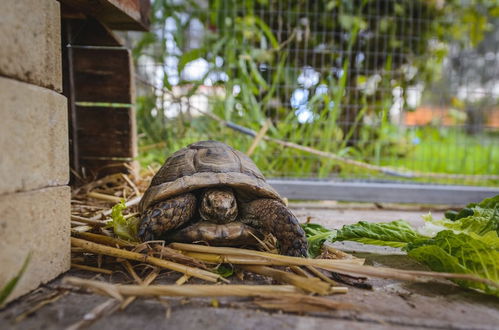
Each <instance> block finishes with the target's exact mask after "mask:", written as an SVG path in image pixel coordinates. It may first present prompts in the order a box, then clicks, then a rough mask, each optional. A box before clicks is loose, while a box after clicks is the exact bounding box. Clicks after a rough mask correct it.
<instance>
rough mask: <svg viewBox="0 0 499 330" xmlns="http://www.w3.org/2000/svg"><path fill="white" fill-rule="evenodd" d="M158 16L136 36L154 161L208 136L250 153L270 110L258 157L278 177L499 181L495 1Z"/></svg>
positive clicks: (179, 6)
mask: <svg viewBox="0 0 499 330" xmlns="http://www.w3.org/2000/svg"><path fill="white" fill-rule="evenodd" d="M153 15H154V18H153V22H154V27H153V30H152V31H151V32H150V33H148V34H146V35H143V36H141V37H140V40H135V41H136V44H137V47H136V48H135V55H136V56H135V57H136V72H137V76H138V79H137V85H138V92H139V93H138V94H139V96H138V98H137V122H138V127H139V133H140V135H139V137H140V140H139V141H140V149H141V151H142V152H141V161H142V162H143V164H149V163H151V162H152V161H157V162H158V163H160V162H162V161H163V160H164V158H165V157H167V156H168V155H169V154H170V153H171V152H173V151H175V150H176V149H178V148H180V147H183V146H185V145H186V144H188V143H190V142H194V141H196V140H199V139H216V140H221V141H224V142H226V143H228V144H230V145H232V146H233V147H234V148H237V149H240V150H242V151H246V150H248V148H249V147H250V145H251V143H252V142H253V139H254V134H252V133H251V132H258V131H259V130H260V129H261V128H262V126H264V124H265V122H266V121H267V120H270V127H269V129H268V131H267V132H266V133H265V136H266V137H267V139H263V140H262V141H261V142H260V143H259V144H258V147H257V149H256V151H255V152H254V153H253V154H252V158H253V159H254V160H255V162H256V163H257V165H258V166H259V167H260V169H262V171H263V172H264V174H266V175H267V177H273V178H302V179H303V178H305V179H315V178H327V179H334V180H350V181H351V180H355V181H366V182H372V181H378V182H379V181H382V182H384V181H388V182H419V183H444V184H458V185H480V186H497V185H498V183H499V19H498V18H497V17H498V15H499V10H498V9H497V6H496V5H495V4H494V2H488V1H478V2H477V3H473V4H467V3H465V2H462V1H456V2H452V1H429V0H419V1H418V0H411V1H409V0H406V1H394V0H372V1H368V0H363V1H340V0H316V1H291V0H281V1H272V0H258V1H257V0H254V1H253V0H246V1H230V0H216V1H201V0H198V1H182V0H177V1H167V0H156V1H154V3H153ZM129 38H135V39H136V38H137V37H136V36H131V35H129ZM227 123H228V124H227ZM231 125H232V126H231ZM231 127H232V128H231ZM234 128H236V129H234ZM245 129H246V131H245ZM244 132H245V133H247V134H244ZM276 140H279V141H286V142H289V143H292V144H294V145H297V146H299V147H303V148H301V149H300V148H294V147H290V146H289V145H288V146H283V144H282V143H281V144H279V143H276V142H275V141H276ZM309 149H311V150H312V152H311V151H310V150H309ZM313 151H317V152H313ZM327 155H330V156H331V155H332V156H331V157H329V156H327Z"/></svg>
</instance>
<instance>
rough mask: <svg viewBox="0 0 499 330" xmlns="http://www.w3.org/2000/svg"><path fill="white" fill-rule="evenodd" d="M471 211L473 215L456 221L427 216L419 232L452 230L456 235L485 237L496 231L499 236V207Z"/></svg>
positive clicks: (429, 232)
mask: <svg viewBox="0 0 499 330" xmlns="http://www.w3.org/2000/svg"><path fill="white" fill-rule="evenodd" d="M489 205H490V204H489ZM471 210H472V211H473V214H472V215H470V216H467V217H464V218H460V219H458V220H455V221H452V220H449V219H442V220H436V219H434V218H433V217H432V215H431V214H428V215H425V216H423V219H424V221H425V226H424V227H423V228H421V229H420V230H419V232H420V233H424V234H431V233H433V234H436V232H438V231H441V230H446V229H450V230H453V231H454V232H456V233H460V232H461V233H475V234H478V235H484V234H486V233H488V232H489V231H495V232H496V233H498V234H499V205H494V207H493V208H484V207H481V206H478V205H477V206H474V207H473V208H471ZM431 236H433V235H431Z"/></svg>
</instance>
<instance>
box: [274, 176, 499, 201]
mask: <svg viewBox="0 0 499 330" xmlns="http://www.w3.org/2000/svg"><path fill="white" fill-rule="evenodd" d="M268 181H269V183H270V184H271V185H272V186H273V187H274V188H275V189H276V190H277V191H278V192H279V194H280V195H281V196H283V197H286V198H289V199H297V200H336V201H350V202H371V203H374V202H379V203H383V202H384V203H417V204H446V205H466V204H468V203H472V202H479V201H481V200H483V199H484V198H488V197H492V196H495V195H497V194H499V188H492V187H475V186H454V185H452V186H451V185H449V186H446V185H433V184H415V183H379V182H336V181H327V180H316V181H315V180H291V179H289V180H284V179H272V180H268Z"/></svg>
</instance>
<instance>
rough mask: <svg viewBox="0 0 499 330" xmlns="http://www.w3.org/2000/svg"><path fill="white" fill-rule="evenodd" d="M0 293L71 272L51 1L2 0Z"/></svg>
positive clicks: (63, 110) (62, 109) (56, 17)
mask: <svg viewBox="0 0 499 330" xmlns="http://www.w3.org/2000/svg"><path fill="white" fill-rule="evenodd" d="M0 12H1V13H2V18H1V19H0V32H1V33H0V44H1V45H2V46H1V47H0V118H1V119H0V151H1V156H0V288H1V287H3V285H4V284H5V283H6V282H7V281H8V280H9V279H11V278H12V277H14V276H15V275H16V273H17V272H18V271H19V269H20V268H21V266H22V264H23V261H24V260H25V258H26V256H27V255H28V254H29V253H31V255H32V257H31V261H30V263H29V265H28V268H27V271H26V273H25V274H24V276H23V277H22V279H21V281H20V282H19V284H18V285H17V287H16V289H15V291H14V293H13V295H12V296H11V297H10V299H11V300H12V299H14V298H15V297H18V296H20V295H22V294H25V293H27V292H29V291H30V290H32V289H34V288H36V287H37V286H38V285H39V284H40V283H44V282H47V281H49V280H51V279H53V278H54V277H55V276H57V275H58V274H60V273H62V272H64V271H66V270H68V269H69V264H70V243H69V236H70V189H69V187H68V186H67V183H68V179H69V162H68V127H67V126H68V124H67V122H68V121H67V105H66V98H65V97H64V96H62V95H61V94H60V93H61V91H62V74H61V39H60V38H61V28H60V22H61V20H60V8H59V2H57V1H56V0H2V1H0Z"/></svg>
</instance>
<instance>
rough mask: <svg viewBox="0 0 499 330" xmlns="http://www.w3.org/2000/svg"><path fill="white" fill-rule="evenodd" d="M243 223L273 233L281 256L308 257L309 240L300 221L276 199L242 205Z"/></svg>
mask: <svg viewBox="0 0 499 330" xmlns="http://www.w3.org/2000/svg"><path fill="white" fill-rule="evenodd" d="M240 208H241V222H243V223H246V224H248V225H250V226H253V227H255V228H258V229H261V230H262V231H264V232H269V233H272V234H273V235H274V236H275V237H276V238H277V241H278V242H279V249H280V252H281V254H286V255H290V256H297V257H301V256H307V238H306V236H305V232H304V231H303V229H302V228H301V227H300V224H299V223H298V220H297V219H296V217H295V216H294V215H293V213H291V211H290V210H289V209H288V208H287V207H286V206H285V205H283V204H282V203H280V202H279V201H277V200H274V199H257V200H254V201H252V202H249V203H242V205H241V207H240Z"/></svg>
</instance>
